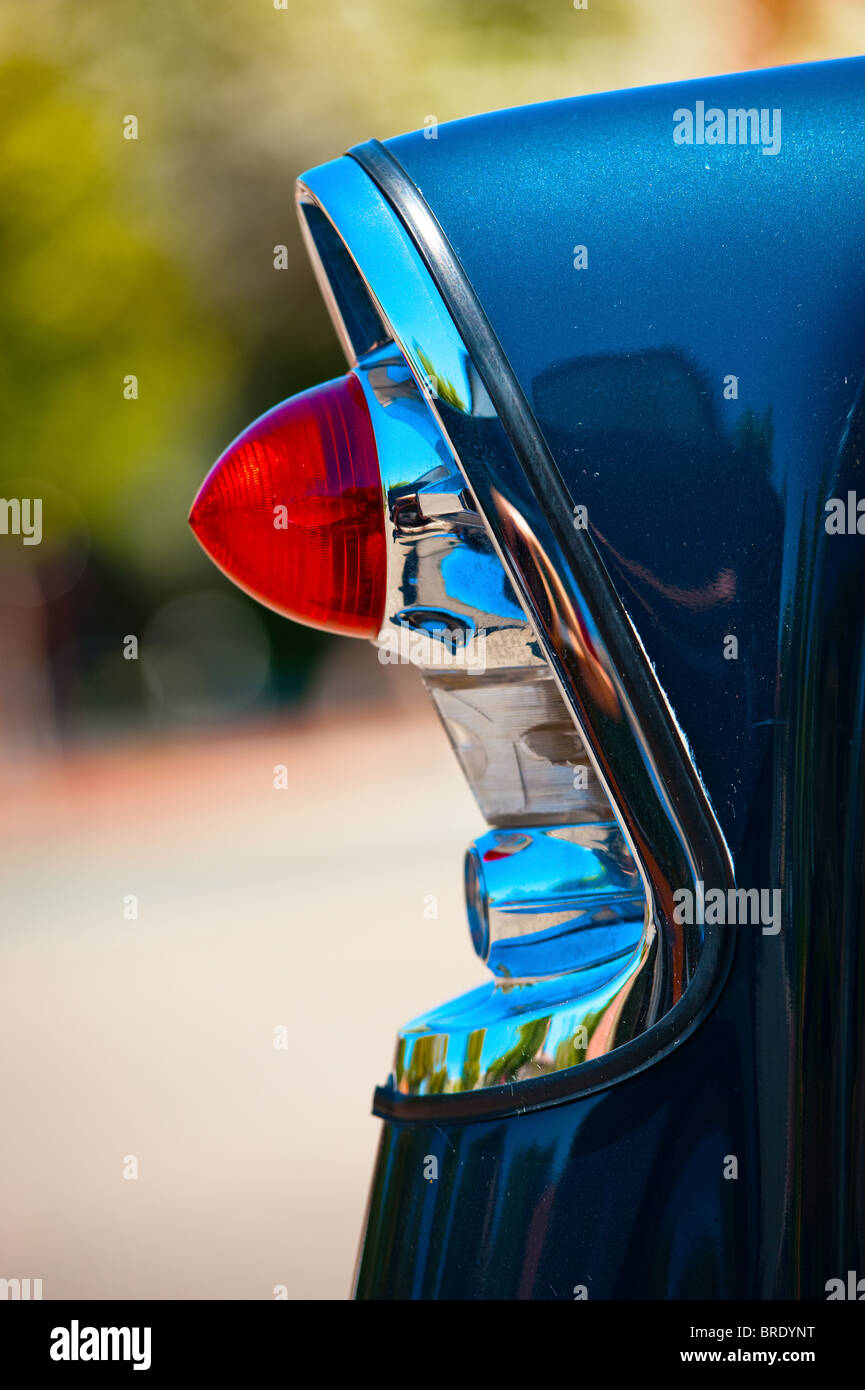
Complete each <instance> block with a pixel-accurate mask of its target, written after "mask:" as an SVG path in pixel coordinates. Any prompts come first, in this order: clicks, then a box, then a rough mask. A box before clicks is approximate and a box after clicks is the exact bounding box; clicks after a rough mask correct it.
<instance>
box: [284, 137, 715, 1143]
mask: <svg viewBox="0 0 865 1390" xmlns="http://www.w3.org/2000/svg"><path fill="white" fill-rule="evenodd" d="M352 155H353V156H354V157H353V158H348V157H344V158H342V159H339V160H336V161H333V162H332V163H330V164H326V165H323V166H321V167H320V168H318V169H316V170H313V171H312V172H311V173H309V174H307V175H305V176H304V178H303V180H302V181H300V182H299V184H298V202H299V205H300V211H301V214H302V215H301V225H302V227H303V228H304V233H305V235H306V236H307V239H308V241H309V246H310V252H311V256H312V259H313V262H314V263H315V264H316V265H318V260H319V258H318V255H317V252H316V249H315V245H314V242H313V238H312V236H311V233H310V229H309V226H308V225H307V220H306V218H305V217H304V216H303V211H304V208H310V207H314V208H315V209H317V210H319V211H320V212H321V213H322V214H323V215H324V216H325V217H326V218H327V220H328V223H329V225H330V226H331V227H332V228H333V229H335V231H336V233H337V234H338V236H339V238H340V240H341V243H342V245H343V246H344V247H345V248H346V249H347V251H348V254H349V255H350V257H351V261H352V264H353V266H354V267H355V269H356V271H357V273H358V274H359V276H360V277H361V279H362V282H363V285H364V287H365V289H366V291H367V293H368V295H369V297H370V301H371V302H372V303H373V304H374V305H375V307H376V312H377V316H378V320H379V322H380V323H381V324H383V325H384V326H385V328H386V330H387V332H388V334H389V335H390V336H392V338H393V340H394V342H395V343H396V344H397V346H398V347H399V348H400V350H401V351H402V353H403V354H404V356H405V358H406V360H407V362H408V364H409V366H410V367H411V369H412V372H413V374H414V376H415V378H416V380H417V382H418V384H419V386H420V387H421V389H422V391H423V392H424V395H425V397H426V399H427V401H428V403H429V406H430V408H431V409H432V411H433V414H434V416H435V418H436V420H437V422H438V424H439V426H440V428H441V430H442V433H443V435H444V437H445V439H446V440H447V442H448V445H449V447H450V450H451V452H452V455H453V457H454V459H455V460H456V461H457V463H458V464H459V466H460V468H461V470H462V472H463V474H464V475H465V478H466V483H467V485H468V488H469V489H470V495H471V497H472V499H473V501H474V504H475V505H476V507H477V509H478V511H479V512H480V514H481V516H482V517H483V519H484V522H485V523H486V527H487V529H488V532H489V534H490V537H491V539H492V541H493V543H494V545H495V548H496V550H497V553H498V555H499V558H500V559H501V561H502V564H503V565H504V567H505V570H506V572H507V574H508V576H509V578H510V580H511V583H512V584H513V586H514V589H515V591H516V592H517V594H518V595H519V596H520V599H521V602H522V604H523V606H524V608H525V610H526V613H527V614H528V616H529V618H530V620H531V623H532V627H533V629H534V632H535V633H536V635H537V637H538V639H539V642H540V645H541V647H542V650H543V653H544V656H545V657H546V659H547V661H548V662H549V665H550V669H551V670H552V672H553V674H554V676H555V678H556V680H557V682H558V684H559V687H560V689H561V692H562V694H563V696H564V698H565V700H566V702H567V704H568V706H569V707H570V709H571V711H572V714H573V717H574V719H575V721H576V723H577V727H578V728H579V731H580V734H581V737H582V739H583V741H584V743H585V746H586V749H587V751H588V754H589V756H590V758H591V761H592V764H593V766H594V770H595V773H596V775H597V777H598V779H599V781H600V783H601V786H602V787H603V788H604V790H605V793H606V795H607V797H608V799H609V801H610V804H611V806H612V807H613V810H614V813H615V815H616V818H617V820H618V822H619V825H620V827H621V830H622V833H623V835H624V837H625V840H626V842H627V844H628V847H629V849H630V851H631V853H632V854H633V857H634V860H635V862H636V864H637V866H638V868H639V871H640V874H641V877H642V879H643V883H644V887H645V890H646V894H647V897H648V901H649V903H650V905H651V913H652V919H653V922H654V923H655V925H656V926H657V928H658V933H657V949H658V951H659V954H660V961H659V969H658V970H657V971H656V972H655V975H656V979H657V980H659V981H660V988H659V992H658V993H657V995H656V997H655V998H654V1000H653V1001H652V1006H651V1009H650V1011H649V1018H650V1019H656V1020H657V1021H656V1022H654V1023H652V1024H651V1026H649V1027H648V1028H647V1029H646V1031H644V1032H643V1033H641V1034H640V1035H639V1036H638V1037H635V1038H633V1039H632V1040H631V1041H629V1042H627V1043H624V1044H623V1045H622V1046H621V1047H618V1048H617V1049H616V1051H615V1052H614V1053H608V1054H607V1055H606V1056H603V1057H598V1058H596V1059H589V1060H587V1061H585V1062H584V1064H583V1065H582V1066H580V1067H577V1068H569V1069H568V1071H567V1073H563V1074H562V1076H563V1078H564V1079H563V1080H562V1084H561V1086H560V1087H559V1086H557V1087H554V1088H553V1089H552V1091H551V1090H550V1088H549V1087H544V1086H542V1083H541V1082H533V1083H531V1084H532V1086H533V1087H534V1088H535V1090H534V1092H533V1095H534V1097H535V1099H534V1100H532V1099H526V1100H525V1101H524V1104H533V1103H539V1104H542V1103H547V1101H548V1100H549V1099H554V1098H556V1096H558V1095H562V1096H563V1095H565V1094H570V1093H573V1092H574V1091H576V1090H586V1089H596V1088H597V1087H598V1086H601V1085H607V1084H609V1082H610V1081H611V1080H614V1079H616V1078H618V1077H620V1076H625V1075H630V1074H632V1073H633V1072H634V1071H635V1070H638V1069H639V1068H641V1067H642V1066H645V1065H646V1064H647V1063H648V1062H650V1061H652V1060H654V1059H656V1058H657V1057H659V1056H661V1055H663V1053H664V1052H666V1051H668V1050H669V1049H670V1048H671V1047H673V1046H676V1045H677V1044H678V1043H679V1042H680V1041H681V1040H682V1038H683V1037H684V1036H685V1035H686V1034H687V1033H688V1032H689V1031H690V1030H691V1029H692V1028H693V1027H694V1026H696V1023H697V1022H698V1021H699V1019H700V1018H701V1017H702V1016H703V1013H704V1012H705V1009H706V1008H707V1006H708V1004H709V1003H710V1001H711V999H712V998H713V997H714V994H715V992H716V991H717V989H718V988H719V986H720V983H721V981H722V979H723V976H724V974H725V973H726V966H727V964H728V962H729V954H730V951H731V949H732V934H727V935H723V934H722V932H721V930H719V929H718V928H712V927H707V928H706V929H705V934H704V937H703V938H702V939H701V938H700V936H699V934H696V933H695V934H689V933H688V929H684V930H683V928H681V927H680V926H678V925H677V924H676V922H675V920H674V915H673V913H674V900H673V894H674V893H675V892H676V891H677V890H680V889H682V888H687V887H690V888H692V889H693V888H694V887H695V885H696V883H697V881H698V880H701V881H702V882H703V883H704V884H710V885H712V886H718V887H720V888H727V887H729V886H731V885H732V883H733V870H732V864H731V861H730V856H729V853H728V851H727V848H726V845H725V843H724V840H723V836H722V835H721V832H720V829H719V827H718V824H717V821H716V820H715V817H714V815H713V813H712V811H711V808H710V806H709V804H708V800H707V797H706V794H705V791H704V789H703V786H702V783H701V781H700V778H699V776H698V774H697V772H696V769H695V768H694V765H693V762H692V760H691V758H690V755H689V753H688V750H687V747H686V744H685V740H684V737H683V735H682V733H681V731H680V730H679V728H678V725H677V723H676V720H675V718H674V716H673V713H672V711H671V710H670V708H669V705H668V703H667V701H666V699H665V697H664V694H663V692H662V691H661V689H660V687H659V685H658V682H657V680H656V678H655V675H654V672H653V670H652V668H651V665H650V663H649V661H648V659H647V657H646V654H645V652H644V650H643V648H642V646H641V644H640V641H639V638H638V636H637V633H636V631H635V629H634V627H633V625H632V624H631V622H630V620H629V618H628V616H627V614H626V612H625V610H624V608H623V606H622V604H621V602H620V600H619V598H618V595H617V594H616V592H615V590H614V588H613V586H612V584H611V582H610V580H609V576H608V575H607V573H606V570H605V569H604V567H603V565H602V563H601V561H600V558H599V556H598V554H597V551H596V549H595V547H594V544H593V542H592V540H591V538H590V536H589V534H588V532H587V531H585V530H577V529H575V528H574V526H573V524H572V518H573V514H574V502H573V499H572V498H571V497H570V496H569V494H568V492H567V489H566V488H565V486H564V484H563V482H562V479H561V477H560V475H559V473H558V471H557V469H556V467H555V464H554V462H553V460H552V458H551V457H550V455H549V452H548V450H547V448H546V445H545V443H544V440H543V438H542V436H541V434H540V431H539V429H538V427H537V423H536V422H535V420H534V417H533V415H532V412H531V409H530V407H529V405H528V403H527V401H526V400H525V397H524V395H523V393H522V391H521V388H520V387H519V384H518V383H517V381H516V379H515V377H514V375H513V373H512V371H511V369H510V367H509V364H508V363H507V361H506V359H505V357H504V354H503V352H502V350H501V347H500V345H499V344H498V341H497V339H496V338H495V334H494V333H493V330H492V328H491V326H490V325H489V323H488V321H487V320H486V317H485V315H484V313H483V310H482V308H481V306H480V305H479V303H478V302H477V299H476V297H475V295H474V292H473V291H472V289H471V286H470V285H469V284H468V281H467V280H466V278H465V276H464V274H463V272H462V268H461V267H460V265H459V263H458V261H457V260H456V257H455V255H454V253H453V251H452V249H451V247H450V246H449V244H448V242H447V240H446V238H445V237H444V234H443V233H442V231H441V228H440V227H439V225H438V223H437V222H436V221H435V219H434V218H433V216H432V214H431V212H430V211H429V209H428V208H427V206H426V204H425V203H424V201H423V199H422V198H421V196H420V194H419V193H418V191H417V189H416V188H415V187H414V185H413V184H411V183H410V181H409V180H408V179H407V177H406V176H405V174H404V173H403V171H402V170H401V169H400V167H399V166H398V165H397V164H396V162H395V161H394V160H393V159H392V157H391V156H390V155H389V153H388V152H387V151H386V150H384V149H383V147H381V146H379V145H377V144H375V143H371V144H369V145H366V146H363V147H362V148H360V149H358V150H355V151H352ZM361 165H362V166H363V167H361ZM319 274H320V275H321V277H322V279H323V280H324V281H326V279H327V277H326V275H325V273H324V271H323V270H321V269H319ZM327 297H328V298H329V300H330V303H331V308H332V312H335V317H336V321H337V322H338V324H339V325H340V332H341V336H342V338H343V341H344V343H345V344H346V346H347V348H348V351H349V356H350V359H351V360H356V359H357V357H358V356H359V355H360V354H361V353H363V352H364V351H366V350H368V349H369V348H372V347H374V346H376V344H375V343H373V342H370V343H364V342H360V343H358V342H355V341H353V340H352V338H351V336H350V333H349V331H348V329H347V327H346V325H345V323H344V321H343V319H342V318H340V315H339V311H338V309H335V305H334V300H333V296H332V295H331V294H328V296H327ZM674 798H675V799H674ZM686 987H687V988H686ZM434 1099H435V1101H436V1104H437V1106H439V1107H441V1106H443V1105H446V1104H447V1105H449V1106H457V1102H459V1101H469V1100H471V1099H477V1097H469V1096H461V1097H450V1098H448V1099H446V1098H445V1097H435V1098H434ZM421 1103H422V1102H421V1101H420V1100H412V1101H411V1102H410V1104H411V1106H412V1109H411V1113H412V1114H413V1115H416V1116H417V1118H421V1117H422V1113H421V1111H420V1110H418V1109H416V1108H415V1107H416V1106H419V1105H421ZM426 1103H427V1104H431V1103H432V1102H431V1101H428V1102H426ZM501 1103H502V1102H501V1098H500V1099H499V1101H498V1103H497V1102H496V1098H495V1097H494V1096H493V1095H492V1093H490V1094H489V1095H487V1096H486V1097H485V1098H484V1100H483V1101H482V1102H481V1104H480V1106H478V1105H475V1106H473V1107H469V1106H466V1107H465V1110H464V1113H465V1114H466V1117H470V1116H472V1115H473V1114H475V1113H478V1112H479V1109H480V1110H489V1109H492V1108H496V1107H497V1104H498V1105H501ZM377 1109H378V1110H379V1112H380V1113H385V1112H388V1113H396V1111H399V1112H400V1113H402V1112H401V1108H400V1106H399V1102H398V1098H395V1097H393V1096H392V1094H391V1092H389V1091H388V1090H386V1089H385V1090H384V1091H380V1092H379V1093H378V1094H377ZM434 1113H443V1111H440V1110H439V1109H435V1110H434ZM448 1113H451V1111H450V1110H449V1112H448ZM453 1113H455V1114H456V1113H460V1111H459V1109H457V1110H455V1111H453Z"/></svg>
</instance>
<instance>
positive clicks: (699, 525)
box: [532, 347, 783, 802]
mask: <svg viewBox="0 0 865 1390" xmlns="http://www.w3.org/2000/svg"><path fill="white" fill-rule="evenodd" d="M532 395H533V404H534V408H535V412H536V414H537V416H538V420H539V423H540V425H541V428H542V430H543V432H544V436H545V438H546V439H547V441H548V443H549V445H550V448H551V450H552V453H553V456H554V457H555V460H556V463H557V464H558V467H559V470H560V471H561V473H562V477H563V478H564V480H565V482H566V484H567V485H568V487H569V489H570V492H571V495H572V499H573V501H574V502H578V503H580V504H581V505H583V506H585V507H586V508H587V511H588V521H589V525H588V531H589V534H590V536H591V537H592V539H593V541H594V542H595V544H596V545H597V547H598V549H599V551H600V554H601V558H602V559H603V561H604V564H605V565H606V567H607V569H608V570H609V573H610V576H611V578H612V580H613V583H614V585H615V587H616V589H617V591H618V593H619V595H620V596H621V598H622V601H623V603H624V605H625V607H626V609H627V610H628V612H629V613H630V614H631V616H632V618H633V620H634V623H635V625H636V627H637V629H638V631H639V633H640V637H641V639H642V640H643V642H644V644H645V646H646V648H647V651H648V652H649V656H650V659H651V661H652V663H653V665H654V666H655V667H656V670H657V672H658V676H659V679H660V681H661V684H662V686H664V688H665V689H666V690H667V692H668V693H669V694H671V695H672V692H673V690H674V689H675V690H676V691H677V692H678V695H679V703H678V705H677V709H676V714H677V717H678V718H679V720H680V722H681V724H682V726H683V727H684V728H689V727H691V726H693V727H699V726H700V725H704V726H705V725H706V723H707V705H709V706H711V710H712V717H713V719H714V721H715V723H716V724H717V727H718V728H719V729H720V728H723V729H724V730H725V734H726V737H725V740H724V745H723V752H722V751H720V749H719V748H718V747H708V748H703V749H701V755H702V757H703V759H704V762H703V765H702V767H701V770H702V771H703V772H704V774H706V775H707V776H709V777H710V780H714V779H712V778H711V775H710V774H711V768H710V761H711V759H713V758H717V759H723V767H722V768H720V767H719V769H718V776H719V777H722V778H723V783H724V784H726V785H727V786H728V787H729V788H730V789H731V790H730V793H729V795H730V796H731V797H732V795H733V794H734V791H733V789H735V788H737V787H738V788H739V789H740V790H741V787H742V785H743V784H744V783H747V780H748V778H749V776H751V775H753V774H754V770H755V768H756V766H757V761H756V760H755V759H754V758H752V757H751V756H750V753H749V752H748V750H747V747H746V743H747V739H748V738H749V736H750V730H752V729H753V728H755V727H758V726H759V725H760V723H761V721H766V720H768V719H769V718H770V717H771V716H772V713H773V709H772V703H771V691H770V690H768V688H767V689H762V688H761V689H759V690H757V689H755V687H754V684H753V683H752V682H750V681H749V680H748V678H747V662H746V661H745V660H744V659H743V660H739V661H737V660H729V659H725V653H726V652H727V651H728V650H729V648H725V639H726V638H727V637H728V636H729V635H730V634H734V635H735V636H736V637H737V640H738V646H739V651H740V653H742V654H743V655H744V654H745V653H747V652H748V651H755V650H757V651H765V650H770V649H772V647H773V646H774V642H775V633H776V630H777V623H778V611H777V610H778V601H777V595H778V592H779V586H780V565H781V547H782V538H783V528H782V524H781V508H780V500H779V497H778V494H777V491H776V489H775V488H774V486H773V484H772V464H773V459H772V451H773V443H774V429H773V420H772V410H771V405H764V406H762V407H761V408H759V409H758V408H756V407H755V406H754V405H753V404H750V405H749V404H748V403H747V402H746V401H741V402H740V401H738V400H737V401H724V400H723V399H722V395H721V386H720V380H719V379H718V378H717V377H711V376H710V375H709V373H708V372H707V371H705V370H704V369H702V368H701V367H698V365H697V364H696V363H695V362H694V361H693V359H692V358H691V356H690V355H689V354H687V353H685V352H682V351H681V350H680V349H678V348H675V347H664V348H652V349H647V350H639V349H636V350H634V351H632V352H618V353H612V352H611V353H599V354H596V355H594V356H589V357H584V358H573V359H570V360H568V361H565V362H560V363H557V364H556V365H555V366H554V367H551V368H549V369H547V370H546V371H544V372H541V373H540V374H539V375H538V377H537V378H536V379H535V380H534V382H533V387H532ZM635 492H636V494H637V496H638V498H639V512H638V513H637V512H635V507H634V493H635ZM686 673H687V677H686ZM689 702H690V705H689ZM697 705H698V706H699V708H695V706H697ZM733 724H737V725H738V727H737V728H734V727H733ZM716 785H717V782H716ZM718 801H719V802H720V801H721V798H718Z"/></svg>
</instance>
